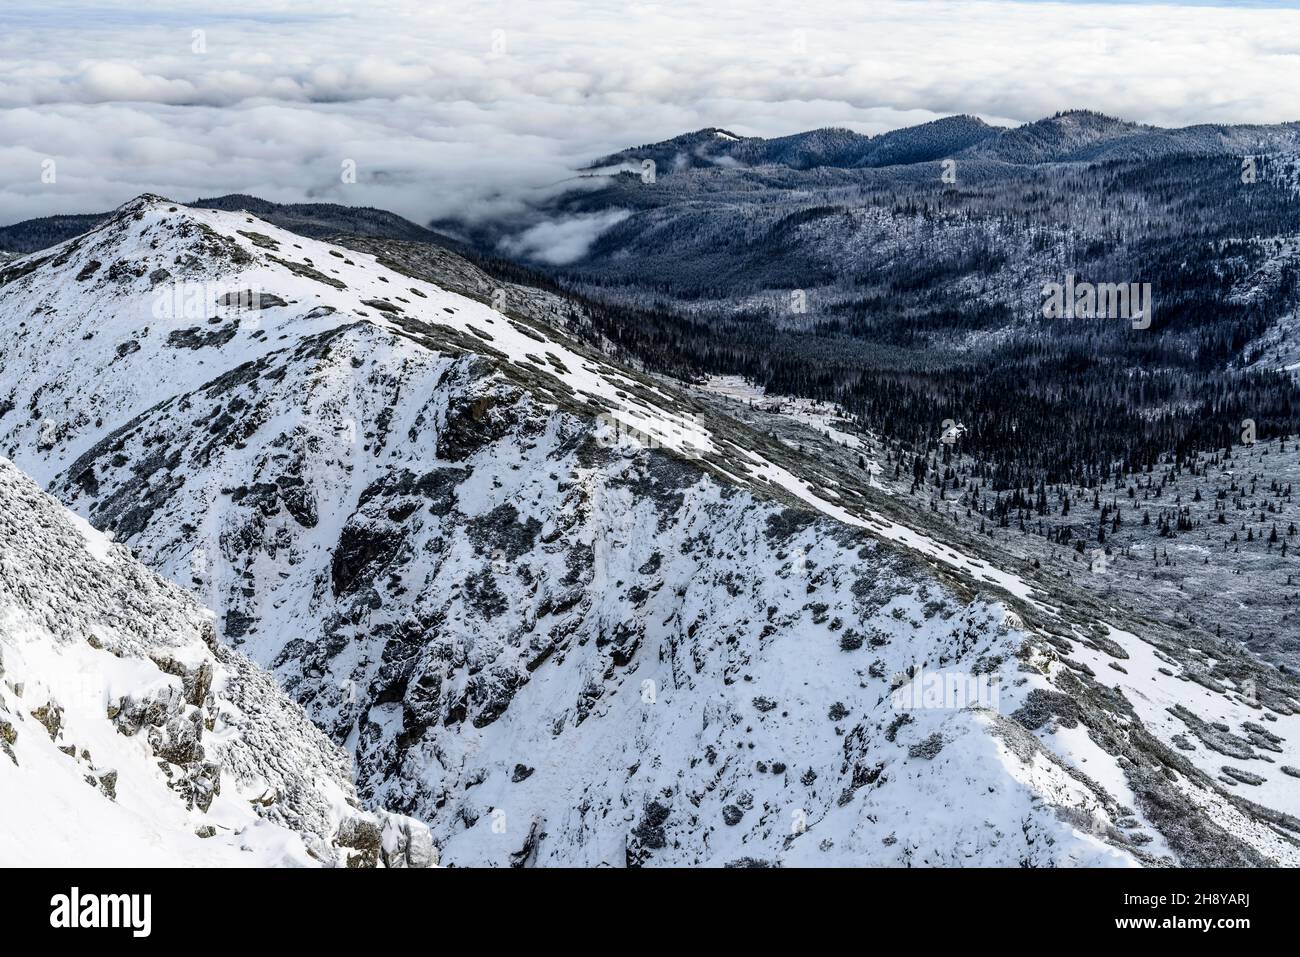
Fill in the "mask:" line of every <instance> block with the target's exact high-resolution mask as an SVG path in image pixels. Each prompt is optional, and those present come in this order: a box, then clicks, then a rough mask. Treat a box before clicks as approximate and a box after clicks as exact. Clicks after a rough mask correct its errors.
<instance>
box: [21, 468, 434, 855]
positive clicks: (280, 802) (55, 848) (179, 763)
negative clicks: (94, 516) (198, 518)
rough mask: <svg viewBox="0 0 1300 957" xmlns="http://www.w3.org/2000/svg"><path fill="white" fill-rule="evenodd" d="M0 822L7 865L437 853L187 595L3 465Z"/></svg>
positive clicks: (415, 824) (421, 829)
mask: <svg viewBox="0 0 1300 957" xmlns="http://www.w3.org/2000/svg"><path fill="white" fill-rule="evenodd" d="M0 817H2V818H3V819H4V821H5V826H4V828H3V832H2V833H0V865H3V866H20V865H21V866H31V865H37V866H50V865H63V866H72V865H76V866H87V865H91V866H124V865H135V864H142V865H154V866H176V865H179V864H184V865H191V866H204V867H211V866H245V867H247V866H253V865H256V866H268V865H272V866H274V865H290V866H309V865H310V866H320V865H322V864H323V865H327V866H333V865H344V864H346V865H348V866H370V867H373V866H376V865H377V864H378V863H380V861H381V860H382V861H383V862H384V863H386V864H388V865H390V866H407V865H409V864H412V863H414V864H417V865H421V866H423V865H427V864H429V863H431V862H432V860H433V847H432V843H431V842H430V840H429V833H428V829H427V828H425V827H424V825H423V824H420V823H418V822H416V821H412V820H410V819H408V818H403V817H400V816H397V815H390V814H382V813H381V814H379V815H375V814H371V813H368V812H365V811H363V810H362V809H361V808H360V807H359V806H358V802H357V798H356V792H355V790H354V788H353V784H352V781H351V779H350V775H349V767H348V761H347V758H346V756H345V755H344V754H343V753H342V752H340V751H339V749H338V748H337V747H336V746H335V745H333V744H332V743H331V742H330V741H329V740H328V739H326V738H325V736H324V735H322V734H321V733H320V732H319V731H318V730H317V729H316V728H314V727H313V726H312V725H311V723H310V722H309V721H308V720H307V719H306V716H305V715H303V713H302V711H301V709H300V708H298V707H297V706H296V705H295V704H293V702H291V701H289V700H288V698H286V697H285V696H284V694H283V692H281V691H280V690H279V689H278V688H277V687H276V686H275V684H274V682H273V681H272V680H271V679H270V678H269V676H267V675H266V674H265V673H264V672H263V671H262V670H261V669H259V668H258V667H257V666H256V665H254V664H253V663H252V662H251V661H249V660H248V659H247V658H246V657H244V656H243V655H241V654H239V653H238V652H233V651H231V650H229V649H228V648H224V647H222V646H221V645H219V644H218V643H217V642H216V636H215V632H214V630H213V628H212V623H211V619H210V616H209V615H208V614H207V613H206V612H204V611H203V610H202V609H201V608H199V607H198V606H197V605H196V603H195V602H194V600H193V598H192V597H191V596H189V595H188V594H187V593H185V592H184V591H182V590H181V589H179V588H177V587H176V586H175V585H172V584H169V583H166V582H164V581H162V580H161V579H159V578H158V577H157V576H155V575H154V574H153V573H152V572H150V571H148V570H147V569H145V568H144V567H143V566H141V565H140V564H139V563H138V562H136V561H135V560H134V559H132V558H131V557H130V555H128V554H127V552H126V550H125V549H123V548H121V547H120V546H117V545H114V544H113V543H112V542H111V541H110V540H109V539H107V538H106V537H105V536H104V535H102V534H101V533H99V532H97V531H95V530H94V529H93V528H91V527H90V526H88V525H87V524H86V523H85V522H84V521H82V520H81V519H79V518H77V517H76V516H74V515H71V514H69V513H68V512H66V511H65V510H64V509H63V508H62V507H61V506H60V505H59V504H58V503H57V502H55V501H54V500H53V499H51V498H50V497H49V496H48V495H46V494H44V493H43V492H41V491H40V490H39V489H38V488H37V487H36V486H35V485H34V484H32V482H31V481H30V480H29V479H27V478H26V477H25V476H23V475H22V474H21V473H20V472H19V471H18V470H17V469H16V468H15V467H14V466H13V465H12V464H10V463H9V462H7V461H5V460H3V459H0Z"/></svg>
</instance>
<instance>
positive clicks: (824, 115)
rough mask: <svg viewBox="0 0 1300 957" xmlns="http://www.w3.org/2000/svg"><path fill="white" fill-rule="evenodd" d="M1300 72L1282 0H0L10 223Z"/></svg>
mask: <svg viewBox="0 0 1300 957" xmlns="http://www.w3.org/2000/svg"><path fill="white" fill-rule="evenodd" d="M195 31H201V32H200V33H196V32H195ZM1297 89H1300V11H1297V10H1294V9H1285V8H1279V7H1277V6H1275V5H1272V4H1267V5H1262V6H1242V5H1235V4H1234V5H1231V6H1224V7H1213V6H1195V7H1178V6H1170V5H1168V4H1167V3H1158V4H1157V3H1150V4H1139V3H1133V4H1127V3H1118V4H1117V3H1105V4H1081V3H1039V2H1032V3H1011V2H922V0H881V2H871V0H866V2H864V0H819V2H818V3H816V4H810V5H808V6H807V8H806V9H804V8H801V7H800V5H797V4H790V3H788V2H784V0H746V2H726V0H717V2H714V3H708V4H705V3H684V2H674V3H659V4H655V3H636V2H630V3H629V2H624V0H584V2H576V0H532V2H527V3H520V2H502V0H457V2H454V3H439V2H427V0H298V2H290V0H255V2H253V0H220V2H217V0H154V2H149V3H147V4H146V3H143V2H141V0H98V2H88V0H3V2H0V169H2V170H3V176H0V223H10V222H14V221H17V220H21V219H25V218H28V217H33V216H42V215H48V214H51V213H57V212H90V211H100V210H104V209H109V208H112V207H114V206H116V205H119V204H120V203H122V202H124V201H126V200H127V199H129V198H131V197H132V196H135V195H137V194H139V193H141V192H144V191H153V192H158V193H162V194H164V195H167V196H170V197H171V198H173V199H177V200H181V201H185V200H188V199H193V198H195V197H199V196H216V195H220V194H224V193H230V192H247V193H253V194H255V195H258V196H261V197H263V198H266V199H271V200H277V201H305V200H317V201H326V202H340V203H348V204H352V205H365V206H376V207H381V208H386V209H392V210H394V211H396V212H399V213H401V214H403V215H406V216H408V217H410V218H412V219H414V220H417V221H419V222H428V221H429V220H430V219H434V218H441V217H459V218H474V217H486V216H494V215H503V214H511V213H512V212H514V211H516V210H518V209H519V208H521V207H522V206H524V205H525V204H527V203H529V201H530V200H533V199H536V198H538V197H539V196H542V195H544V194H545V193H546V192H547V191H553V190H557V189H566V188H570V187H571V186H572V184H573V179H572V177H573V171H574V170H575V169H576V168H578V167H581V166H584V165H586V164H587V163H589V162H590V161H592V160H593V159H595V158H596V157H599V156H602V155H606V154H609V153H611V152H613V151H616V150H619V149H622V148H624V147H627V146H632V145H636V144H640V143H648V142H654V141H657V140H660V139H665V138H667V137H670V136H673V135H676V134H678V133H681V132H685V131H687V130H692V129H698V128H700V127H703V126H720V127H725V128H728V129H731V130H733V131H734V132H736V133H739V134H742V135H764V136H772V135H781V134H786V133H791V132H796V131H799V130H805V129H811V128H815V127H819V126H829V125H835V126H845V127H849V128H851V129H854V130H858V131H860V132H864V133H878V132H883V131H885V130H888V129H893V128H895V127H898V126H904V125H909V124H913V123H918V122H924V121H926V120H930V119H934V118H937V117H939V116H945V115H950V114H953V113H974V114H978V115H980V116H982V117H984V118H985V119H986V120H988V121H990V122H994V123H1003V124H1014V123H1020V122H1026V121H1030V120H1034V119H1038V118H1041V117H1042V116H1045V115H1050V114H1051V113H1053V112H1055V111H1057V110H1062V109H1071V108H1076V107H1087V108H1091V109H1097V110H1101V111H1103V112H1107V113H1111V114H1114V115H1118V116H1121V117H1124V118H1126V119H1133V120H1139V121H1143V122H1150V123H1157V124H1161V125H1183V124H1189V123H1197V122H1234V123H1237V122H1279V121H1283V120H1293V119H1300V107H1297V101H1296V98H1295V91H1296V90H1297ZM50 160H53V163H54V165H53V170H54V171H55V175H54V177H53V179H54V181H53V182H45V181H43V178H42V172H43V170H48V169H49V168H50V166H49V163H48V161H50ZM348 160H351V161H353V162H354V163H355V167H356V177H355V179H356V181H355V182H354V183H350V182H345V181H344V179H345V177H344V176H343V175H342V174H341V171H342V169H343V165H344V163H345V161H348ZM44 178H45V179H46V180H48V179H50V177H49V176H48V175H46V176H45V177H44ZM600 225H601V224H600V223H595V224H593V223H572V224H567V225H566V224H555V225H554V226H551V227H549V228H543V229H542V231H541V232H536V233H532V234H529V235H523V236H520V237H519V239H518V243H519V244H520V250H523V251H527V250H540V251H542V252H543V254H545V253H544V251H545V250H547V249H557V248H558V250H559V252H558V253H556V255H559V256H561V258H563V257H567V256H571V255H574V254H575V250H576V251H577V253H580V252H581V246H582V243H583V241H584V237H587V236H589V235H592V234H593V231H594V230H595V229H596V228H597V227H599V226H600Z"/></svg>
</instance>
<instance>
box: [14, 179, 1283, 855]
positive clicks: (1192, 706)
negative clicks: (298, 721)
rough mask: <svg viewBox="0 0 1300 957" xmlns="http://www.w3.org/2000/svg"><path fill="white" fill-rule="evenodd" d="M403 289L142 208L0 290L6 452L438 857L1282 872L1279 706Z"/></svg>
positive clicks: (526, 329) (1241, 676)
mask: <svg viewBox="0 0 1300 957" xmlns="http://www.w3.org/2000/svg"><path fill="white" fill-rule="evenodd" d="M394 265H397V264H396V261H395V260H393V259H392V258H391V257H387V258H385V259H384V261H383V262H380V261H379V260H378V259H376V257H375V256H374V255H371V254H369V253H362V252H358V251H353V250H348V249H344V248H340V247H333V246H330V245H328V244H325V243H320V242H316V241H313V240H308V239H305V238H303V237H300V236H297V235H295V234H292V233H288V232H284V231H282V230H278V229H276V228H275V227H272V226H269V225H268V224H265V223H262V222H259V221H257V220H256V219H255V218H253V217H250V216H246V215H243V214H231V213H222V212H213V211H200V210H188V209H185V208H183V207H178V206H176V205H175V204H171V203H169V202H167V201H165V200H160V199H158V198H156V197H146V198H142V199H141V200H138V201H136V202H134V203H132V204H129V205H128V206H127V207H124V208H123V210H121V211H120V212H119V214H118V215H117V216H116V217H114V218H113V219H112V220H110V221H109V222H108V223H106V224H104V225H103V226H101V227H99V228H98V229H96V230H94V231H93V232H91V233H89V234H87V235H85V236H83V237H80V238H79V239H76V240H72V241H70V242H69V243H66V244H64V245H62V246H59V247H56V248H54V249H52V250H48V251H46V252H44V253H41V254H37V255H35V256H30V257H27V258H26V259H23V260H19V261H18V262H17V263H15V264H13V265H11V266H9V267H8V268H7V269H5V270H3V271H0V357H3V358H0V409H2V410H4V415H3V416H0V449H3V450H8V454H10V456H11V457H13V458H14V460H15V461H16V462H17V463H18V464H19V465H20V466H21V467H23V468H24V469H25V470H26V471H28V472H30V473H32V474H33V475H36V476H37V477H38V478H39V479H40V480H41V481H42V482H43V483H45V484H46V485H47V486H48V487H49V488H50V489H51V490H52V491H53V492H54V493H55V494H57V495H58V496H60V497H61V498H62V499H63V500H64V501H65V502H67V503H68V504H69V505H70V506H71V507H72V508H74V509H75V510H76V511H78V512H79V513H80V514H82V515H84V516H85V517H86V518H88V519H89V520H90V521H91V523H92V524H94V525H95V526H96V527H99V528H104V529H108V530H111V531H112V532H113V533H114V534H115V535H116V536H117V537H118V539H119V540H120V541H122V542H123V543H125V544H127V545H129V546H130V547H131V548H132V549H133V550H135V551H136V552H137V553H138V554H139V556H140V558H141V559H142V560H143V561H144V562H145V563H146V564H148V565H149V566H150V567H152V568H154V569H155V570H158V571H159V572H161V573H162V574H164V575H165V576H167V577H170V578H172V579H173V580H175V581H177V582H179V583H181V584H183V585H186V586H188V587H190V588H192V589H193V590H194V591H195V592H196V593H197V596H198V598H199V599H200V600H201V601H202V602H203V603H205V604H208V605H210V606H211V607H212V608H214V609H215V610H216V611H217V613H218V622H219V625H220V632H221V638H222V639H223V640H224V641H226V642H228V643H230V644H231V645H234V646H236V647H238V648H240V649H241V651H243V652H244V653H247V654H248V655H249V656H250V657H252V658H253V659H254V660H256V661H257V662H259V663H260V664H262V665H264V666H266V667H268V668H270V669H271V670H272V672H273V673H274V674H275V676H276V678H277V679H278V680H279V681H280V682H281V684H282V685H283V687H284V688H285V689H286V690H287V691H288V692H289V693H290V694H291V695H292V696H293V697H295V698H296V699H297V700H298V701H300V702H301V703H302V704H303V705H304V706H305V707H306V709H307V711H308V713H309V714H310V716H311V717H312V719H313V720H314V721H315V722H316V723H317V724H318V725H319V726H320V727H321V728H322V729H324V730H325V731H326V732H327V733H328V734H329V735H330V736H331V737H332V738H333V739H334V740H335V741H337V742H339V743H341V744H343V745H344V746H345V747H346V748H347V749H348V750H350V751H351V752H352V754H353V755H354V758H355V763H356V775H357V784H358V790H359V792H360V794H361V796H362V798H363V799H365V800H366V801H368V802H371V803H372V804H374V805H376V806H382V807H384V808H387V809H389V810H392V811H397V812H401V813H406V814H412V815H414V816H416V817H420V818H422V819H424V820H428V821H429V822H430V825H431V826H432V828H433V832H434V837H435V840H436V842H437V844H438V846H439V848H440V850H441V853H442V857H443V859H444V860H445V861H447V862H448V863H455V864H503V865H504V864H517V865H527V864H547V863H551V864H602V863H604V864H619V865H622V864H627V863H632V864H685V863H709V864H730V863H754V862H763V863H804V864H815V863H835V864H868V863H877V864H899V865H903V864H931V865H935V864H971V863H978V864H1022V863H1023V864H1037V865H1048V864H1071V863H1073V864H1098V863H1114V864H1132V863H1158V862H1160V861H1161V860H1164V859H1172V860H1174V861H1178V862H1181V863H1239V864H1250V863H1255V864H1258V863H1266V862H1269V861H1275V862H1282V863H1290V862H1294V861H1295V860H1296V855H1297V843H1296V841H1297V835H1298V834H1300V823H1298V822H1297V820H1296V815H1298V814H1300V806H1297V795H1296V793H1295V792H1296V789H1294V788H1288V787H1287V784H1288V772H1284V771H1282V770H1281V769H1280V768H1281V766H1283V765H1285V766H1286V767H1291V768H1294V767H1295V766H1296V765H1298V764H1300V760H1297V757H1296V755H1295V753H1294V751H1295V745H1293V744H1291V742H1292V741H1294V740H1296V736H1297V734H1300V728H1296V727H1294V726H1293V725H1295V724H1296V723H1297V722H1298V721H1300V717H1298V716H1297V712H1300V702H1297V700H1296V690H1295V687H1294V684H1293V683H1290V682H1288V681H1287V680H1286V679H1284V678H1282V677H1280V676H1278V675H1277V674H1276V673H1275V672H1270V671H1268V670H1266V669H1263V668H1261V667H1259V666H1258V665H1257V664H1252V663H1251V662H1250V661H1249V660H1248V659H1245V658H1244V657H1242V656H1240V655H1239V654H1236V653H1233V652H1231V651H1228V650H1224V651H1222V652H1218V653H1216V654H1214V655H1209V654H1207V653H1206V652H1204V651H1202V650H1200V649H1190V648H1179V647H1176V646H1174V645H1172V644H1167V643H1165V642H1164V641H1163V636H1157V637H1159V638H1160V639H1161V640H1159V641H1156V642H1155V643H1152V641H1153V639H1152V636H1150V635H1146V634H1144V635H1143V636H1142V637H1139V636H1138V635H1136V634H1131V633H1129V632H1128V631H1126V630H1124V629H1121V628H1113V627H1110V626H1109V625H1108V624H1107V623H1106V622H1105V621H1104V620H1102V619H1100V618H1099V617H1098V615H1097V614H1096V613H1095V612H1094V610H1093V609H1087V610H1086V611H1078V610H1076V609H1075V608H1073V607H1071V606H1069V604H1068V603H1066V602H1064V601H1062V600H1061V599H1062V596H1061V595H1058V594H1053V593H1051V592H1050V591H1049V590H1046V589H1044V588H1043V587H1042V586H1041V585H1040V584H1039V583H1037V582H1036V581H1035V580H1034V579H1033V578H1032V576H1031V575H1030V573H1029V571H1028V570H1026V569H1016V570H1014V571H1013V570H1008V569H1006V568H1005V567H1003V566H1002V565H1001V564H1000V563H999V562H998V561H997V560H996V557H995V556H989V555H983V554H977V553H975V552H973V551H968V550H965V549H959V548H954V547H953V546H952V545H951V544H947V543H945V542H944V541H943V540H942V537H941V536H940V535H939V534H938V533H937V531H936V530H935V529H931V528H928V527H926V526H924V525H922V524H921V523H920V522H919V520H918V518H917V517H911V516H908V515H906V514H899V513H898V512H897V511H896V510H894V511H891V510H890V505H889V503H888V502H887V501H884V500H882V497H881V496H879V495H878V494H876V493H874V492H873V491H872V490H871V489H869V488H866V487H864V486H862V485H861V484H859V483H858V482H857V481H855V480H854V479H852V478H851V477H850V476H849V475H848V474H846V473H844V472H841V471H839V470H837V469H836V468H835V467H834V466H833V465H831V464H828V463H825V462H820V461H818V460H816V459H813V458H810V457H808V456H802V455H799V454H798V453H797V452H795V451H792V450H791V449H789V448H787V447H785V446H782V445H781V444H780V443H778V442H776V441H769V440H768V439H766V438H765V437H764V436H763V435H762V434H761V433H758V432H755V431H753V430H752V429H749V428H748V427H746V426H744V425H742V424H741V423H739V422H737V421H735V420H734V419H731V418H728V417H726V416H723V415H718V414H716V413H714V412H713V411H711V409H710V408H709V407H707V406H705V405H702V404H699V403H697V402H695V401H694V400H693V399H692V398H691V397H690V396H689V395H687V394H686V393H684V392H682V391H680V390H678V389H676V388H675V387H673V386H672V385H671V384H669V383H666V382H663V381H660V380H656V379H653V378H650V377H648V376H645V375H643V374H640V373H636V372H634V371H631V370H628V369H626V368H622V367H620V366H618V365H617V364H615V363H613V362H612V361H610V360H607V359H604V358H602V357H600V356H596V355H594V354H592V353H591V352H590V351H588V350H586V349H584V348H583V347H581V346H580V345H578V344H577V343H573V342H570V341H568V340H567V339H566V338H565V337H564V336H563V335H562V334H559V333H557V332H556V331H555V330H553V329H550V328H548V327H547V326H545V325H544V324H542V323H541V322H538V321H530V320H526V319H524V318H521V317H519V316H517V315H512V314H511V309H510V308H509V302H508V301H506V302H505V303H504V304H503V305H504V311H503V310H499V309H494V308H492V305H491V304H490V303H485V302H480V301H477V300H475V299H472V298H467V297H465V296H462V295H457V294H453V293H450V292H447V291H445V290H444V289H441V288H439V287H438V286H437V285H436V284H435V283H433V282H430V281H428V279H427V278H421V277H420V276H417V275H409V274H407V273H405V272H403V271H401V270H399V269H396V268H394ZM409 268H410V270H411V271H412V272H418V269H417V268H416V267H415V266H413V265H412V266H410V267H409ZM78 277H81V278H78ZM178 282H180V283H184V284H186V285H182V286H177V285H176V283H178ZM245 292H255V293H256V294H257V296H256V297H255V298H254V297H251V296H245V295H243V293H245ZM227 302H232V303H233V305H226V304H225V303H227ZM160 303H161V306H160ZM191 303H194V304H195V305H194V306H192V307H191V306H190V304H191ZM254 303H255V304H256V305H257V306H260V307H261V308H258V309H252V308H249V307H250V306H251V305H253V304H254ZM187 313H190V314H187ZM935 676H938V677H939V678H940V679H941V680H942V681H945V682H953V681H959V682H961V687H962V688H963V689H968V688H970V687H972V686H974V687H976V688H978V689H983V692H982V696H980V695H976V696H975V697H974V698H969V697H968V698H966V699H962V700H960V701H956V702H954V701H953V700H951V698H950V699H949V700H948V701H946V702H941V705H943V706H938V707H936V706H933V705H934V702H933V701H932V700H931V699H928V698H924V696H923V695H922V700H921V704H922V705H924V706H920V707H916V706H913V705H915V704H916V703H917V700H916V696H915V695H913V691H914V690H916V691H917V692H918V693H920V692H924V691H925V690H926V688H930V689H931V690H932V689H933V684H932V683H931V684H930V685H927V684H926V682H927V679H929V680H931V682H933V679H934V677H935ZM963 694H965V691H963ZM900 702H901V703H900ZM954 703H956V704H974V705H976V706H975V707H954V706H953V704H954ZM1170 709H1181V710H1175V711H1170ZM1219 725H1222V726H1223V727H1222V728H1220V727H1219ZM1256 729H1263V730H1262V731H1260V730H1256ZM1180 741H1181V742H1183V743H1184V744H1186V745H1188V747H1187V748H1184V747H1183V744H1180V743H1179V742H1180ZM1274 755H1276V756H1278V760H1276V762H1275V761H1274V758H1273V756H1274ZM1229 762H1230V765H1229V766H1231V767H1232V768H1233V770H1234V771H1235V772H1240V773H1241V774H1244V775H1245V778H1244V779H1243V778H1238V777H1233V776H1232V775H1230V774H1228V773H1227V772H1226V771H1224V770H1222V769H1221V768H1222V766H1224V765H1225V764H1229ZM1274 764H1276V765H1277V766H1273V765H1274ZM1254 778H1259V779H1260V780H1259V782H1258V783H1249V781H1248V780H1247V779H1254ZM1247 789H1249V791H1250V797H1249V798H1247V797H1243V796H1241V795H1240V794H1237V793H1234V792H1237V791H1246V790H1247Z"/></svg>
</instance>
